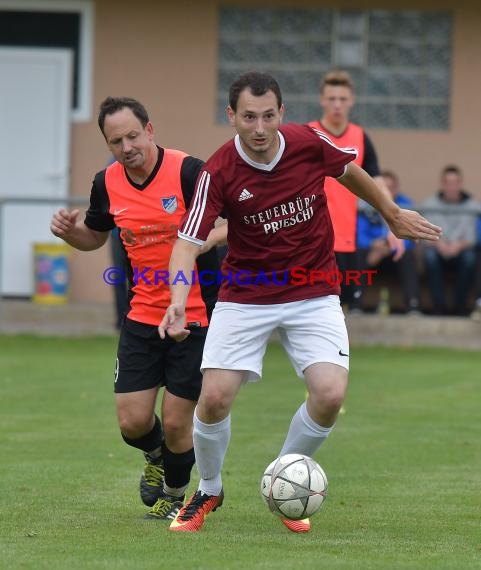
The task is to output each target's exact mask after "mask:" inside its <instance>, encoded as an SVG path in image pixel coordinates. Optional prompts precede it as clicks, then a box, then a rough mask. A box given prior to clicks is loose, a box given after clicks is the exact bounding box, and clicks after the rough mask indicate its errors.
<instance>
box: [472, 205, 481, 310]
mask: <svg viewBox="0 0 481 570" xmlns="http://www.w3.org/2000/svg"><path fill="white" fill-rule="evenodd" d="M474 298H475V301H474V309H473V312H472V313H471V317H472V318H473V319H475V320H476V321H481V216H479V218H478V225H477V243H476V276H475V280H474Z"/></svg>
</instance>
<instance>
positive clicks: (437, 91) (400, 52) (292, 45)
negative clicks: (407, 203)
mask: <svg viewBox="0 0 481 570" xmlns="http://www.w3.org/2000/svg"><path fill="white" fill-rule="evenodd" d="M452 20H453V16H452V13H451V12H445V11H429V12H427V11H425V12H421V11H388V10H370V11H338V10H330V9H324V8H313V9H294V8H292V9H275V8H241V7H233V6H224V7H221V8H220V17H219V34H218V90H217V120H218V121H219V122H221V123H223V122H226V117H225V108H226V105H227V101H228V89H229V85H230V84H231V83H232V81H233V80H234V79H235V78H236V77H237V76H238V75H239V74H241V73H243V72H245V71H248V70H252V69H257V70H260V71H265V72H269V73H271V74H272V75H273V76H274V77H275V78H276V79H277V80H278V82H279V84H280V87H281V90H282V93H283V97H284V101H285V104H286V119H287V120H289V121H296V122H305V121H308V120H313V119H316V118H319V116H320V113H321V110H320V105H319V83H320V80H321V77H322V76H323V75H324V73H326V72H327V71H328V70H330V69H333V68H339V69H345V70H346V71H348V72H349V73H350V74H351V76H352V79H353V81H354V85H355V91H356V105H355V107H354V109H353V110H352V114H351V118H352V120H353V121H355V122H359V123H361V124H362V125H363V126H365V127H373V128H386V129H436V130H446V129H448V128H449V103H450V81H451V59H452V28H453V25H452Z"/></svg>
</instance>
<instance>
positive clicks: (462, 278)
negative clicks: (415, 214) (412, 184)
mask: <svg viewBox="0 0 481 570" xmlns="http://www.w3.org/2000/svg"><path fill="white" fill-rule="evenodd" d="M419 211H421V212H422V213H423V214H425V215H426V216H428V217H429V220H430V221H431V222H432V223H433V224H437V225H439V226H441V227H442V228H443V233H442V235H441V238H440V239H439V240H438V241H436V242H429V243H428V242H425V243H424V244H423V259H424V265H425V268H426V275H427V279H428V284H429V289H430V292H431V299H432V305H433V312H434V314H438V315H445V314H448V312H449V309H450V308H451V309H452V312H453V313H454V314H455V315H466V314H467V300H468V297H469V294H470V291H471V286H472V283H473V277H474V269H475V258H476V252H475V245H476V231H477V227H476V226H477V217H478V215H479V212H480V205H479V204H478V203H477V202H475V201H474V200H473V198H472V197H471V196H470V194H468V193H467V192H466V191H465V190H464V189H463V177H462V173H461V170H460V169H459V168H458V167H457V166H446V167H445V168H444V169H443V170H442V172H441V189H440V190H439V191H438V192H436V194H434V195H433V196H431V197H430V198H428V199H427V200H425V201H424V202H423V203H422V204H420V206H419ZM448 273H453V274H454V299H453V303H452V307H448V303H447V299H446V291H445V289H446V276H447V274H448Z"/></svg>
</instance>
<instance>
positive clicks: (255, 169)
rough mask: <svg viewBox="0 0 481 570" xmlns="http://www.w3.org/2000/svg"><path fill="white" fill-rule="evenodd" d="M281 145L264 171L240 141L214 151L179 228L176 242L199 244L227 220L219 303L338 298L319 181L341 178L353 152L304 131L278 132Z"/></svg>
mask: <svg viewBox="0 0 481 570" xmlns="http://www.w3.org/2000/svg"><path fill="white" fill-rule="evenodd" d="M279 138H280V148H279V151H278V153H277V155H276V156H275V158H274V159H273V160H272V162H271V163H269V164H258V163H256V162H253V161H252V160H251V159H250V158H249V157H248V156H247V155H246V154H245V152H244V151H243V150H242V148H241V145H240V141H239V136H238V135H237V136H236V137H235V138H234V139H232V140H231V141H229V142H228V143H226V144H225V145H223V146H222V147H221V148H220V149H219V150H218V151H217V152H215V153H214V154H213V155H212V157H211V158H210V159H209V160H208V161H207V162H206V163H205V165H204V167H203V169H202V170H201V172H200V174H199V178H198V180H197V186H196V192H195V195H194V198H193V199H192V202H191V205H190V208H189V210H188V211H187V212H186V214H185V216H184V219H183V220H182V223H181V225H180V227H179V237H181V238H183V239H187V240H189V241H193V242H195V243H199V244H202V243H203V242H204V241H205V240H206V238H207V236H208V234H209V231H210V230H211V228H212V227H213V225H214V222H215V220H216V218H217V217H218V215H219V214H221V213H222V215H223V216H224V217H227V219H228V221H229V228H228V239H227V241H228V252H227V255H226V257H225V259H224V263H223V265H222V277H221V289H220V292H219V300H220V301H231V302H234V303H252V304H271V303H286V302H291V301H300V300H302V299H310V298H313V297H320V296H324V295H332V294H336V295H339V293H340V286H339V283H338V281H339V280H338V279H335V278H334V276H335V273H336V272H337V266H336V261H335V257H334V252H333V244H334V234H333V229H332V224H331V219H330V217H329V211H328V209H327V203H326V195H325V193H324V179H325V177H326V176H332V177H333V178H338V177H340V176H342V174H344V172H345V168H346V165H347V164H348V163H349V162H350V161H352V160H354V159H355V158H356V154H357V153H356V150H355V149H341V148H338V147H336V146H335V145H334V143H333V142H332V141H331V140H330V139H329V138H328V137H327V136H326V135H324V134H323V133H320V132H319V131H314V130H313V129H312V128H310V127H309V126H307V125H296V124H289V125H286V126H283V127H281V128H280V130H279ZM333 272H334V273H333ZM323 275H324V278H323V277H322V276H323ZM328 275H330V276H331V277H330V278H326V276H328ZM201 277H202V276H201Z"/></svg>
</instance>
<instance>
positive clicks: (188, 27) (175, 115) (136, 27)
mask: <svg viewBox="0 0 481 570" xmlns="http://www.w3.org/2000/svg"><path fill="white" fill-rule="evenodd" d="M224 4H233V5H240V4H242V5H245V6H255V7H259V6H258V2H246V1H244V2H239V1H237V2H236V1H230V2H228V1H225V2H224ZM95 5H96V9H95V27H96V32H95V48H94V50H95V51H94V53H95V70H94V82H93V84H94V92H93V107H94V115H95V111H96V109H98V105H99V103H100V102H101V101H102V99H103V98H104V97H106V96H107V95H128V96H132V97H135V98H138V99H140V100H141V101H142V102H143V103H144V104H145V105H146V107H147V109H148V110H149V112H150V115H151V120H152V122H153V124H154V128H155V131H156V136H157V142H158V143H159V144H161V145H162V146H167V147H172V148H180V149H182V150H184V151H186V152H189V153H191V154H193V155H195V156H198V157H200V158H203V159H206V158H207V157H208V156H209V155H210V154H211V153H212V152H213V151H214V150H215V149H216V148H217V147H218V146H220V145H221V144H222V143H223V142H225V141H226V140H227V139H228V138H229V137H231V136H232V134H233V133H232V130H231V128H230V127H229V126H224V125H217V124H216V123H215V111H216V110H215V100H216V97H215V94H216V80H217V79H216V78H217V64H216V61H217V60H216V58H217V10H218V6H219V5H220V2H219V1H218V0H205V1H201V2H191V1H190V0H177V2H175V3H171V2H164V1H157V0H138V1H137V2H136V3H134V4H132V3H131V2H128V1H127V0H115V1H114V0H96V2H95ZM263 6H291V7H292V6H300V3H299V2H293V1H289V2H287V1H279V0H278V1H277V2H273V1H269V0H265V1H264V2H263ZM302 6H306V7H309V6H316V7H322V6H325V7H332V8H336V9H343V8H346V9H349V10H356V9H369V8H379V9H386V8H389V9H392V10H409V9H413V10H423V9H426V10H437V11H439V10H452V11H453V13H454V14H455V19H454V21H455V25H454V42H453V46H454V53H453V62H452V96H451V102H452V111H451V128H450V130H449V131H447V132H439V131H431V132H429V131H409V130H369V134H370V135H371V138H372V139H373V141H374V143H375V145H376V148H377V150H378V154H379V159H380V164H381V167H384V168H389V169H393V170H395V171H396V172H397V173H398V174H399V176H400V179H401V183H402V187H403V190H404V191H405V192H406V193H408V194H410V195H411V196H412V197H413V198H415V199H417V200H419V199H422V198H424V197H426V196H427V195H429V194H431V193H432V192H434V191H435V190H436V189H437V186H438V180H439V172H440V169H441V168H442V167H443V166H444V165H445V164H447V163H457V164H459V165H460V166H461V167H462V169H463V170H464V173H465V182H466V187H467V188H468V189H469V190H471V191H472V192H473V193H474V194H475V195H476V196H477V198H478V199H481V188H479V186H480V184H479V177H478V175H477V163H478V162H479V158H478V147H479V145H478V140H477V139H478V133H479V132H481V113H480V112H479V103H478V94H479V93H480V92H481V41H480V39H479V29H480V28H481V11H479V8H478V7H477V5H476V3H471V2H469V0H458V1H457V2H454V1H448V0H438V1H436V2H433V1H428V0H416V1H414V2H413V1H397V0H391V1H389V2H387V1H378V2H368V1H351V0H337V1H336V2H326V1H318V2H312V1H311V2H309V1H305V2H302ZM281 88H282V85H281ZM313 118H315V117H313ZM108 156H109V154H108V149H107V147H106V145H105V142H104V140H103V137H102V136H101V134H100V132H99V130H98V127H97V124H96V117H95V116H94V117H93V118H92V121H91V122H89V123H81V124H74V126H73V140H72V171H71V183H72V194H73V195H75V196H85V197H88V195H89V192H90V184H91V181H92V179H93V175H94V173H95V172H96V171H98V170H100V169H102V168H103V166H104V164H105V162H106V160H107V159H108ZM109 265H111V263H110V257H109V250H108V248H106V247H105V248H103V249H102V250H100V251H97V252H90V253H79V252H74V254H73V263H72V287H71V299H72V300H74V301H79V300H82V301H91V300H92V301H94V300H97V301H107V300H109V299H111V298H112V292H111V291H110V289H109V287H108V286H107V285H105V284H104V283H103V280H102V272H103V270H104V269H105V268H106V267H108V266H109Z"/></svg>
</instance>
